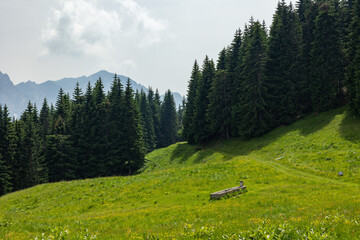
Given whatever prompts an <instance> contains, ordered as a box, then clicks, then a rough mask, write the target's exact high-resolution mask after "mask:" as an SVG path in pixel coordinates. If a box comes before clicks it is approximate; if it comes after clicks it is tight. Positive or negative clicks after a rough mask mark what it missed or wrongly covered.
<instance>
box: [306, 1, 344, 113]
mask: <svg viewBox="0 0 360 240" xmlns="http://www.w3.org/2000/svg"><path fill="white" fill-rule="evenodd" d="M338 27H339V25H338V22H337V17H336V13H335V9H334V7H332V6H331V5H329V4H328V3H324V4H323V5H322V6H321V9H320V13H319V15H318V17H317V18H316V28H315V31H314V34H315V38H314V42H313V43H312V50H311V56H312V62H311V84H310V86H311V88H310V89H311V100H312V106H313V109H314V111H327V110H329V109H331V108H333V107H335V106H338V104H339V99H340V98H341V94H342V93H341V80H342V78H343V66H342V64H343V59H342V54H341V48H340V38H339V37H340V35H339V29H338Z"/></svg>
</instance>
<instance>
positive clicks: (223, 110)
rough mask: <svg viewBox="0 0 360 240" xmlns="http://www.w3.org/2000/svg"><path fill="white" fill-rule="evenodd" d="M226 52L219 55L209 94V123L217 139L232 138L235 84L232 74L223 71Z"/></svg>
mask: <svg viewBox="0 0 360 240" xmlns="http://www.w3.org/2000/svg"><path fill="white" fill-rule="evenodd" d="M224 57H225V50H222V51H221V52H220V54H219V59H218V63H217V66H220V67H218V69H217V71H216V77H215V78H214V81H213V83H212V86H211V89H210V93H209V101H210V102H209V107H208V113H207V114H208V121H209V123H210V128H211V132H213V133H214V134H215V135H216V136H217V137H222V138H230V137H231V135H232V124H233V121H232V116H233V109H234V106H233V104H236V103H234V102H233V101H232V93H233V92H232V91H233V89H234V84H233V81H232V77H231V74H230V73H229V72H228V71H226V70H225V69H221V65H222V62H224V61H226V59H224Z"/></svg>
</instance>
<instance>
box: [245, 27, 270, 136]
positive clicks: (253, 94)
mask: <svg viewBox="0 0 360 240" xmlns="http://www.w3.org/2000/svg"><path fill="white" fill-rule="evenodd" d="M265 65H266V32H265V31H264V29H263V27H262V25H261V24H260V22H258V21H256V22H254V23H253V24H251V26H250V29H249V35H248V44H247V45H246V48H245V56H244V61H243V63H242V68H243V70H242V78H243V84H242V87H243V89H244V95H243V97H242V98H241V103H240V107H241V108H240V109H241V112H242V113H243V115H242V118H241V122H240V126H239V135H240V136H241V137H243V138H250V137H254V136H258V135H261V134H263V133H264V132H266V131H268V130H269V123H270V122H271V116H270V114H269V113H268V111H267V103H266V97H267V94H268V93H267V85H268V84H267V78H266V75H265V72H266V68H265Z"/></svg>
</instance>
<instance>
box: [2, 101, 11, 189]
mask: <svg viewBox="0 0 360 240" xmlns="http://www.w3.org/2000/svg"><path fill="white" fill-rule="evenodd" d="M12 144H13V143H12V126H11V122H10V119H9V112H8V110H7V107H6V106H5V107H4V110H3V109H2V106H1V105H0V196H1V195H4V194H6V193H9V192H10V191H11V190H12V171H11V170H12V169H11V164H12V163H13V158H14V152H13V150H14V149H13V147H12Z"/></svg>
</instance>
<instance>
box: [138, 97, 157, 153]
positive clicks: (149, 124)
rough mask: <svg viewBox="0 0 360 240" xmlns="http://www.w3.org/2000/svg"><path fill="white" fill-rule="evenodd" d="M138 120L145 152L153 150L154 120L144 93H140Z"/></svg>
mask: <svg viewBox="0 0 360 240" xmlns="http://www.w3.org/2000/svg"><path fill="white" fill-rule="evenodd" d="M139 107H140V120H141V126H142V130H143V140H144V145H145V149H146V151H147V152H151V151H152V150H154V149H155V146H156V145H155V129H154V119H153V117H152V114H151V109H150V106H149V102H148V99H147V96H146V94H145V92H143V91H141V93H140V106H139Z"/></svg>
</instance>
